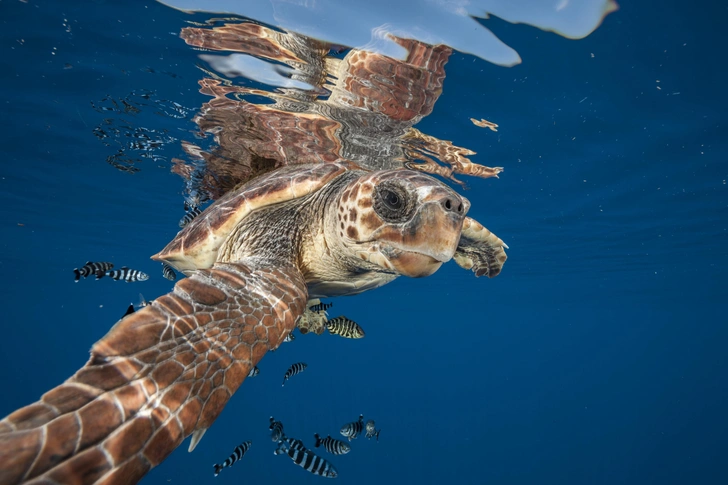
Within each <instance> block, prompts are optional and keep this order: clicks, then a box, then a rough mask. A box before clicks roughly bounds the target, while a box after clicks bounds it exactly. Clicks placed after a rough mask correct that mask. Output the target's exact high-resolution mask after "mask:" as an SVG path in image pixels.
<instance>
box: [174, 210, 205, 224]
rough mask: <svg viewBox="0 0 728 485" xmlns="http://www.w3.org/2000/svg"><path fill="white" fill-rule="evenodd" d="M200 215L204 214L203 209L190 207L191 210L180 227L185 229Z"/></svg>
mask: <svg viewBox="0 0 728 485" xmlns="http://www.w3.org/2000/svg"><path fill="white" fill-rule="evenodd" d="M200 214H202V209H200V208H199V207H197V206H192V207H190V209H189V210H188V211H187V212H186V213H185V215H184V216H183V217H182V219H180V220H179V227H185V226H186V225H187V224H189V223H190V222H192V219H194V218H195V217H197V216H199V215H200Z"/></svg>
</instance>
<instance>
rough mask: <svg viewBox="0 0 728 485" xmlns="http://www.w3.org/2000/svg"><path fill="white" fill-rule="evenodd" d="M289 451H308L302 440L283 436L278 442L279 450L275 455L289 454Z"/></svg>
mask: <svg viewBox="0 0 728 485" xmlns="http://www.w3.org/2000/svg"><path fill="white" fill-rule="evenodd" d="M289 450H298V451H306V447H305V446H304V445H303V441H301V440H298V439H296V438H286V437H285V436H281V439H279V440H278V448H277V449H276V450H275V451H274V452H273V454H274V455H282V454H283V453H288V451H289ZM289 456H290V455H289Z"/></svg>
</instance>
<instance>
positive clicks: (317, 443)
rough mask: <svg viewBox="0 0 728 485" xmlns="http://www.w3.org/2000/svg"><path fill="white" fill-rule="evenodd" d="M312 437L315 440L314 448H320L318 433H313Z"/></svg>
mask: <svg viewBox="0 0 728 485" xmlns="http://www.w3.org/2000/svg"><path fill="white" fill-rule="evenodd" d="M313 437H314V438H316V445H315V446H316V448H318V447H319V446H321V437H320V436H319V435H318V433H314V434H313Z"/></svg>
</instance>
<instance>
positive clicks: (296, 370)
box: [281, 362, 308, 387]
mask: <svg viewBox="0 0 728 485" xmlns="http://www.w3.org/2000/svg"><path fill="white" fill-rule="evenodd" d="M306 367H308V364H306V363H304V362H296V363H295V364H293V365H292V366H291V367H289V368H288V370H287V371H286V375H284V376H283V384H281V387H282V386H285V385H286V381H287V380H288V379H290V378H291V377H293V376H295V375H296V374H300V373H301V372H303V371H304V370H305V369H306Z"/></svg>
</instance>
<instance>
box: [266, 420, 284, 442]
mask: <svg viewBox="0 0 728 485" xmlns="http://www.w3.org/2000/svg"><path fill="white" fill-rule="evenodd" d="M268 429H270V431H271V435H270V437H271V440H272V441H280V440H282V439H285V436H284V435H283V423H281V422H280V421H276V420H275V418H274V417H273V416H271V417H270V427H269V428H268Z"/></svg>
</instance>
